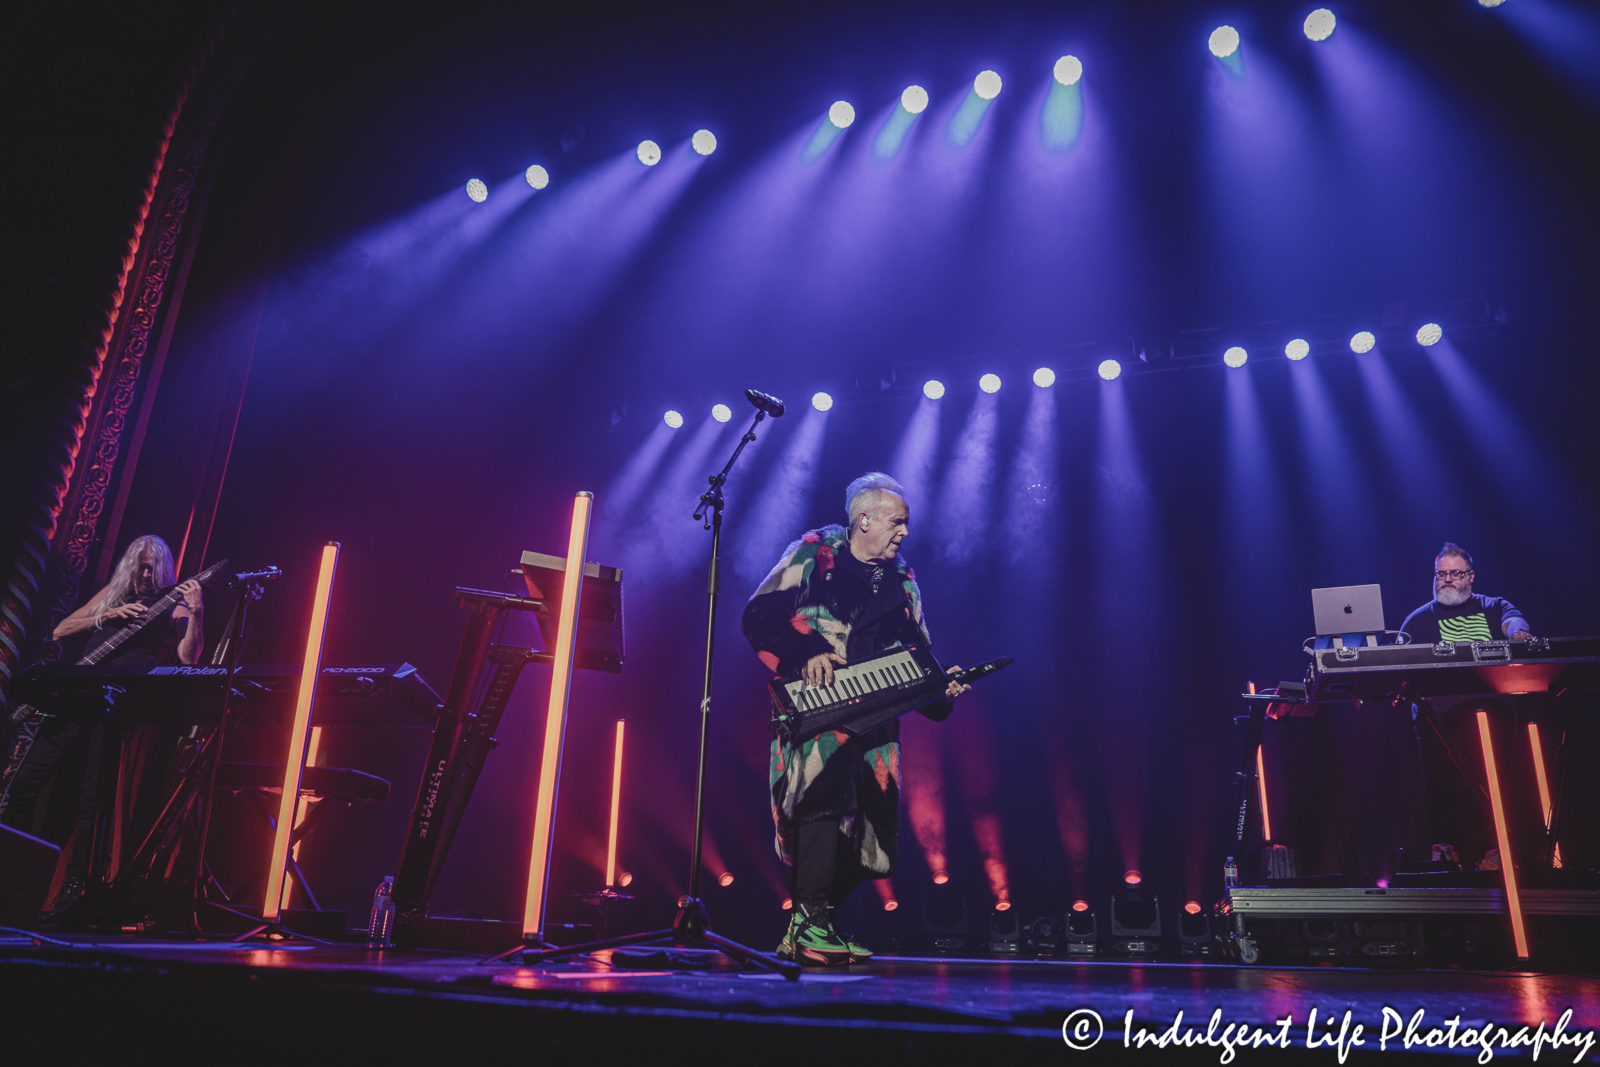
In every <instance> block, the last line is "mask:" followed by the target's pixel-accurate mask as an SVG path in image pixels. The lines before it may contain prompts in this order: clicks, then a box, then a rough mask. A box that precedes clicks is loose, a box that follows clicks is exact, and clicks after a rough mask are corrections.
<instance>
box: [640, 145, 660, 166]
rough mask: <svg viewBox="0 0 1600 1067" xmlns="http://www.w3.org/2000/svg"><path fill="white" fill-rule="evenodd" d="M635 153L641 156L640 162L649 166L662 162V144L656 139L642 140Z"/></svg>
mask: <svg viewBox="0 0 1600 1067" xmlns="http://www.w3.org/2000/svg"><path fill="white" fill-rule="evenodd" d="M635 154H636V155H637V156H638V157H639V162H640V163H643V164H644V165H645V166H647V167H653V166H655V165H656V164H657V163H660V162H661V146H660V145H658V144H656V143H655V142H654V141H640V142H639V148H638V151H637V152H636V153H635Z"/></svg>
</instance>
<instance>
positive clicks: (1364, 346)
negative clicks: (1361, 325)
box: [1350, 330, 1378, 356]
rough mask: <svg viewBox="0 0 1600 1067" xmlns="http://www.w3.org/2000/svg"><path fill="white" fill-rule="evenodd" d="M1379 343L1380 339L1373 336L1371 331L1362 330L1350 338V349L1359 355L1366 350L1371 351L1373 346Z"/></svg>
mask: <svg viewBox="0 0 1600 1067" xmlns="http://www.w3.org/2000/svg"><path fill="white" fill-rule="evenodd" d="M1377 343H1378V339H1377V338H1376V337H1374V336H1372V333H1371V332H1370V331H1368V330H1362V331H1361V332H1360V333H1358V334H1356V335H1355V336H1354V337H1352V338H1350V351H1352V352H1354V353H1355V354H1356V355H1358V356H1359V355H1361V354H1363V353H1365V352H1371V351H1372V346H1373V345H1375V344H1377Z"/></svg>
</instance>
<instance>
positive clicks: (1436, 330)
mask: <svg viewBox="0 0 1600 1067" xmlns="http://www.w3.org/2000/svg"><path fill="white" fill-rule="evenodd" d="M1443 338H1444V327H1443V326H1440V325H1439V324H1438V323H1437V322H1430V323H1428V324H1426V325H1425V326H1423V327H1422V328H1421V329H1420V330H1418V331H1417V344H1419V345H1421V346H1422V347H1424V348H1428V347H1431V346H1432V345H1436V344H1438V343H1439V342H1440V341H1441V340H1442V339H1443Z"/></svg>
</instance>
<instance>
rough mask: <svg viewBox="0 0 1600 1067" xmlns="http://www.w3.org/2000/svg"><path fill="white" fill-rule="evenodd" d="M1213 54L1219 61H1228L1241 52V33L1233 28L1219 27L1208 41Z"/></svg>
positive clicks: (1213, 31)
mask: <svg viewBox="0 0 1600 1067" xmlns="http://www.w3.org/2000/svg"><path fill="white" fill-rule="evenodd" d="M1206 45H1207V47H1209V48H1210V49H1211V54H1212V55H1214V56H1216V57H1217V58H1218V59H1227V58H1228V57H1229V56H1231V55H1233V54H1234V53H1235V52H1237V51H1238V50H1239V31H1238V30H1236V29H1234V28H1233V27H1232V26H1218V27H1217V28H1216V29H1214V30H1212V31H1211V38H1210V39H1209V40H1208V41H1206Z"/></svg>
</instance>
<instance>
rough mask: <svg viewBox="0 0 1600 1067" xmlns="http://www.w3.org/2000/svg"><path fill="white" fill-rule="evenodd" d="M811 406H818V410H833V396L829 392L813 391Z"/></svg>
mask: <svg viewBox="0 0 1600 1067" xmlns="http://www.w3.org/2000/svg"><path fill="white" fill-rule="evenodd" d="M811 406H812V407H814V408H816V409H817V410H818V411H832V410H833V397H831V396H829V395H828V394H827V393H812V394H811Z"/></svg>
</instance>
